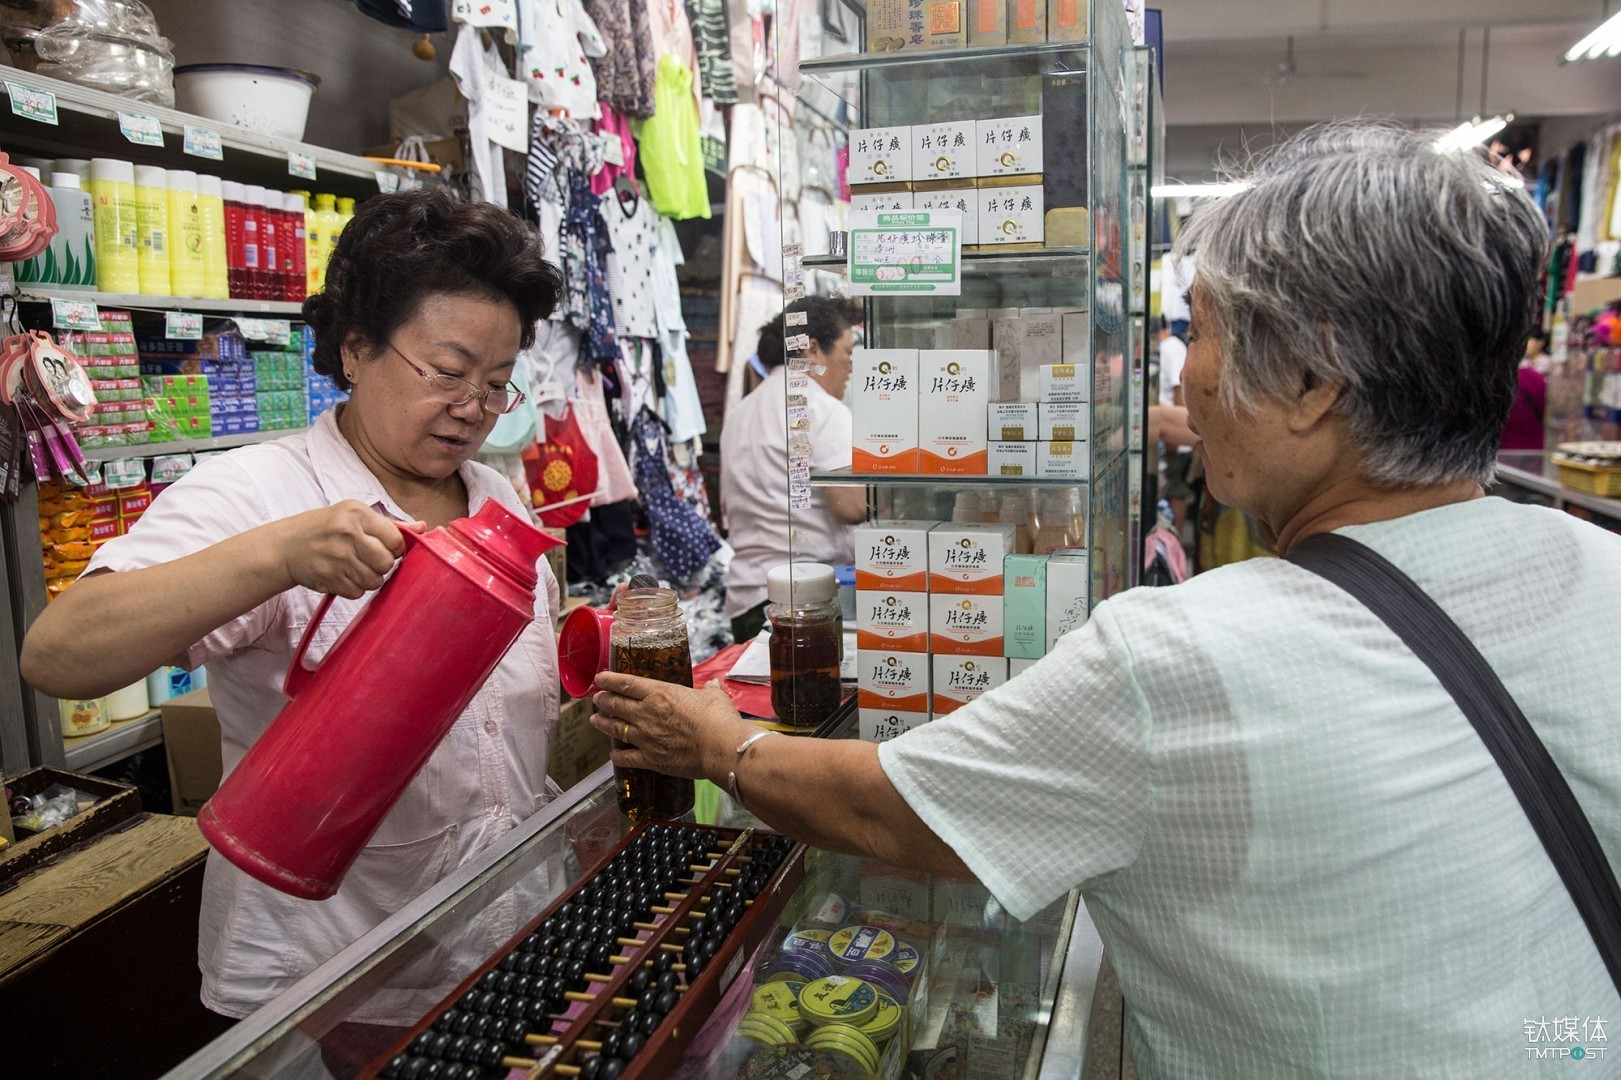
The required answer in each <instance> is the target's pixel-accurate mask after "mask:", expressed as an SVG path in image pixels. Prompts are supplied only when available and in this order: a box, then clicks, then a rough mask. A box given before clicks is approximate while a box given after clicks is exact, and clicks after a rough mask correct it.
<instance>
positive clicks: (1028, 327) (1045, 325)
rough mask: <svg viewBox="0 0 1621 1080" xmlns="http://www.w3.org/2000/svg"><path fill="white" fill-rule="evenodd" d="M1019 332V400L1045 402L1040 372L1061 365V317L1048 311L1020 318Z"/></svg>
mask: <svg viewBox="0 0 1621 1080" xmlns="http://www.w3.org/2000/svg"><path fill="white" fill-rule="evenodd" d="M1019 328H1020V331H1021V334H1020V343H1019V397H1020V398H1022V399H1023V400H1025V401H1045V400H1047V398H1045V397H1044V396H1043V395H1042V386H1041V369H1042V368H1043V367H1045V366H1046V365H1048V364H1059V363H1063V361H1064V346H1063V338H1064V316H1063V315H1061V314H1058V313H1056V312H1051V311H1043V312H1032V313H1029V314H1022V315H1020V317H1019Z"/></svg>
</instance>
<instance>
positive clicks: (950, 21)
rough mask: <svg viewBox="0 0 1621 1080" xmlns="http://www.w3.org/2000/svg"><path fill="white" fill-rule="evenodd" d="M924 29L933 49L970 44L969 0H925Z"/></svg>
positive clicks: (929, 46)
mask: <svg viewBox="0 0 1621 1080" xmlns="http://www.w3.org/2000/svg"><path fill="white" fill-rule="evenodd" d="M923 3H924V7H925V9H926V13H925V15H926V22H925V23H924V29H925V31H926V32H927V34H928V40H927V47H928V48H931V49H961V48H965V47H967V45H968V0H923Z"/></svg>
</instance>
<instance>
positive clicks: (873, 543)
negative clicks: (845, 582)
mask: <svg viewBox="0 0 1621 1080" xmlns="http://www.w3.org/2000/svg"><path fill="white" fill-rule="evenodd" d="M935 524H936V523H935V522H933V521H906V520H894V521H872V522H868V523H867V524H866V525H862V526H859V527H858V528H857V529H856V530H855V548H856V592H858V593H861V592H914V593H922V592H928V591H929V530H931V529H933V528H934V526H935Z"/></svg>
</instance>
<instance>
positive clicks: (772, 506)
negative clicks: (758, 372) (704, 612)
mask: <svg viewBox="0 0 1621 1080" xmlns="http://www.w3.org/2000/svg"><path fill="white" fill-rule="evenodd" d="M787 310H788V311H790V312H803V313H804V315H805V324H804V325H803V326H796V327H794V328H793V333H794V334H804V335H806V336H807V337H808V338H810V347H809V349H808V350H807V352H806V354H805V355H806V359H807V360H809V361H810V378H809V379H808V380H807V382H808V384H809V389H808V392H807V397H808V399H809V400H808V401H807V402H806V405H807V406H808V409H809V412H810V439H811V455H810V466H811V469H812V470H813V471H816V472H822V471H825V470H828V469H839V468H848V467H849V465H850V436H851V416H850V410H849V408H847V407H846V406H845V404H844V401H843V400H842V399H843V398H844V388H845V386H846V384H848V383H849V381H850V367H851V365H850V359H851V354H852V353H853V352H854V351H855V327H856V326H858V325H859V324H860V322H861V308H860V307H858V306H857V305H856V304H854V303H852V302H851V301H849V300H845V299H842V298H837V297H825V296H807V297H805V298H804V299H803V300H796V301H794V302H793V303H792V304H790V305H788V309H787ZM784 318H785V317H784V316H783V315H779V316H777V317H776V318H775V319H772V320H771V321H770V322H769V323H767V324H766V325H765V326H764V327H762V328H761V330H760V347H759V349H758V351H757V353H756V359H757V360H758V362H759V365H760V366H761V367H762V368H764V369H765V371H766V376H765V381H763V382H762V383H760V385H759V386H757V387H755V388H754V391H753V392H752V393H750V394H749V395H748V396H747V397H745V398H744V399H743V400H742V401H741V402H739V403H738V404H737V405H735V406H734V407H733V408H732V409H731V410H730V411H729V412H728V413H727V415H726V425H725V427H724V428H722V430H721V437H720V503H721V511H722V513H723V514H724V515H725V518H726V526H727V529H728V534H727V540H728V541H729V542H730V543H731V545H732V550H733V551H734V553H735V554H734V555H733V556H732V566H731V570H730V571H729V572H728V573H727V576H726V617H727V618H729V619H731V620H732V638H733V640H734V641H748V640H750V639H751V638H753V637H754V636H755V635H756V634H758V633H759V632H760V628H761V627H762V626H764V625H765V575H766V571H768V570H770V569H771V568H772V567H773V566H780V565H781V564H783V563H785V562H789V561H794V562H823V563H832V564H835V565H836V564H844V563H849V562H850V561H851V560H852V559H853V558H854V555H855V553H854V549H853V548H852V546H851V545H852V541H851V538H850V526H852V525H855V524H859V523H860V522H861V521H862V520H863V519H864V518H865V517H866V510H867V506H866V496H865V493H864V492H863V491H862V490H861V489H860V488H823V489H821V490H819V491H818V492H817V493H816V494H815V495H814V496H813V498H814V500H815V504H814V505H813V506H812V507H811V508H810V509H809V510H800V511H796V512H794V513H793V514H792V515H791V516H790V514H789V511H788V413H787V406H788V369H787V367H786V366H785V365H784V362H783V361H784V358H785V356H786V355H787V349H786V347H785V345H784Z"/></svg>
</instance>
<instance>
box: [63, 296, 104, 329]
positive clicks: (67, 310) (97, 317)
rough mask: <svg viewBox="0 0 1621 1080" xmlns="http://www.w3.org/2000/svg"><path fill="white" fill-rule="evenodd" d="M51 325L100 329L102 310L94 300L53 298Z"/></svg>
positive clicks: (67, 327) (66, 327) (65, 327)
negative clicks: (97, 308) (99, 309)
mask: <svg viewBox="0 0 1621 1080" xmlns="http://www.w3.org/2000/svg"><path fill="white" fill-rule="evenodd" d="M51 325H52V326H54V327H56V328H57V329H58V330H100V329H101V312H100V311H97V310H96V305H95V302H94V301H92V300H56V299H53V300H52V301H51Z"/></svg>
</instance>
